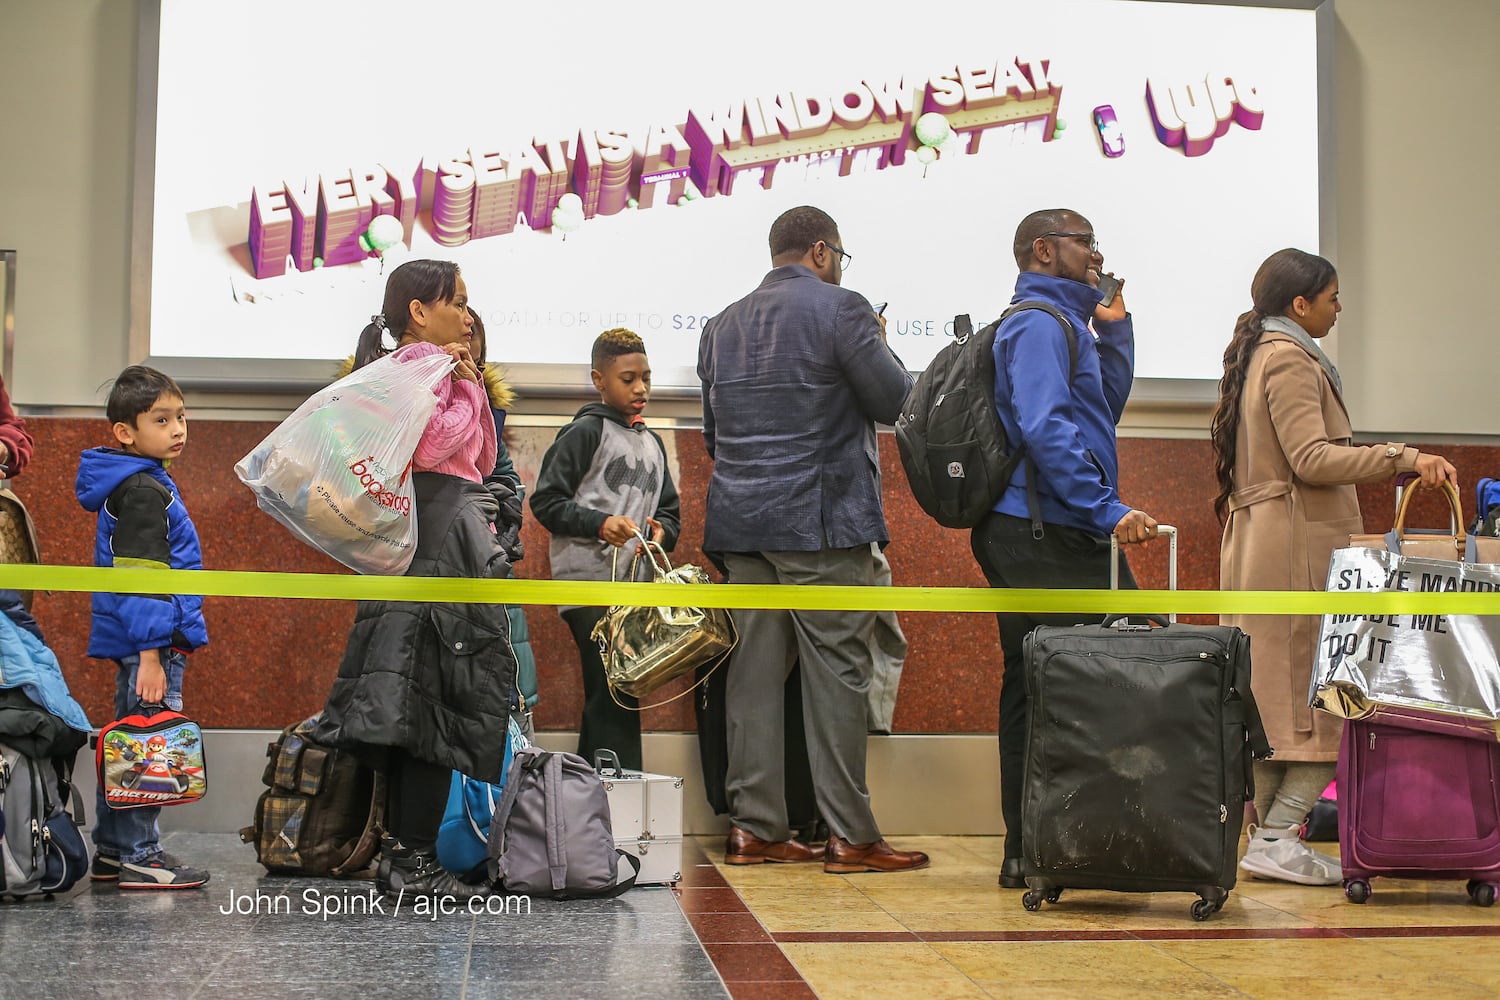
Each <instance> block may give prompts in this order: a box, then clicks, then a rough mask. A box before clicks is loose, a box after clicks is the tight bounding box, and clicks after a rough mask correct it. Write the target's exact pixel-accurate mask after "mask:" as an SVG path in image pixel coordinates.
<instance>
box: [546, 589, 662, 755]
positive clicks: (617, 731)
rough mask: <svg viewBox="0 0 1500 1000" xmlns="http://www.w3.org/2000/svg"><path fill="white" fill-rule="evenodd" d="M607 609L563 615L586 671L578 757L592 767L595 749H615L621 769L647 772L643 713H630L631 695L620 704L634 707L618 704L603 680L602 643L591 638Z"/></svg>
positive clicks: (623, 696)
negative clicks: (643, 753)
mask: <svg viewBox="0 0 1500 1000" xmlns="http://www.w3.org/2000/svg"><path fill="white" fill-rule="evenodd" d="M607 610H608V609H607V608H569V609H568V610H567V611H564V612H563V613H562V619H563V621H565V622H567V623H568V628H569V630H570V631H572V633H573V642H574V643H575V644H577V646H578V662H579V665H580V666H581V667H582V669H583V721H582V722H581V723H579V726H578V756H580V757H582V758H583V759H584V760H586V761H588V762H589V763H590V764H592V763H593V762H594V751H595V750H613V751H614V752H615V753H616V754H618V755H619V757H620V766H621V767H625V768H629V769H631V770H634V771H641V770H644V768H643V767H642V765H641V713H639V712H635V711H631V708H634V707H635V705H636V700H635V699H634V698H633V697H631V696H630V695H628V694H621V695H620V701H622V702H624V703H625V704H626V705H629V706H631V708H621V707H620V706H619V705H618V704H616V703H615V699H614V697H613V696H611V695H610V692H609V684H608V683H607V682H606V681H605V679H604V661H603V660H602V659H600V657H599V644H598V643H597V642H595V641H594V639H593V638H592V636H591V635H590V633H592V632H593V631H594V625H595V624H596V623H598V621H599V619H601V618H603V617H604V613H605V611H607Z"/></svg>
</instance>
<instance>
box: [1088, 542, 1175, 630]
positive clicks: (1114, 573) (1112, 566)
mask: <svg viewBox="0 0 1500 1000" xmlns="http://www.w3.org/2000/svg"><path fill="white" fill-rule="evenodd" d="M1156 534H1157V535H1158V536H1162V535H1165V536H1166V539H1167V589H1168V590H1176V589H1177V527H1176V526H1175V525H1171V524H1158V525H1157V526H1156ZM1109 589H1110V590H1119V589H1120V540H1119V539H1118V538H1116V537H1115V536H1114V534H1113V533H1111V534H1110V536H1109ZM1123 617H1124V616H1123V615H1111V616H1109V617H1108V618H1106V619H1105V620H1104V624H1106V625H1116V627H1119V625H1118V622H1119V619H1121V618H1123ZM1151 620H1153V621H1157V622H1160V623H1161V624H1163V625H1166V624H1168V623H1170V622H1175V621H1177V615H1176V614H1175V613H1174V614H1170V615H1168V616H1167V620H1166V621H1162V620H1161V617H1160V616H1159V615H1152V616H1151Z"/></svg>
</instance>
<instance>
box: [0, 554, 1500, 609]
mask: <svg viewBox="0 0 1500 1000" xmlns="http://www.w3.org/2000/svg"><path fill="white" fill-rule="evenodd" d="M0 590H52V591H87V592H91V591H112V592H114V593H122V594H203V595H204V596H208V597H281V598H310V599H316V600H346V601H443V602H450V603H457V604H551V605H591V606H606V605H611V604H634V605H645V606H654V605H676V606H682V605H692V606H696V607H708V608H788V609H792V610H797V611H861V610H863V611H949V612H958V611H963V612H995V611H1025V612H1030V613H1046V612H1065V613H1071V614H1099V615H1105V614H1131V615H1142V614H1157V615H1165V614H1181V615H1228V614H1254V615H1322V614H1359V615H1369V614H1403V615H1411V614H1421V615H1433V614H1443V615H1488V614H1500V593H1422V594H1412V593H1405V592H1384V591H1380V592H1349V593H1323V592H1320V591H1314V592H1308V591H1285V590H1258V591H1218V590H1119V591H1113V590H991V589H989V588H987V587H782V586H767V585H747V584H728V583H726V584H683V583H603V582H598V583H596V582H589V581H581V580H469V579H452V578H439V577H427V576H351V575H346V574H334V573H250V572H232V571H225V570H167V569H121V568H118V567H116V568H109V569H103V568H98V567H92V566H35V565H16V564H12V565H0Z"/></svg>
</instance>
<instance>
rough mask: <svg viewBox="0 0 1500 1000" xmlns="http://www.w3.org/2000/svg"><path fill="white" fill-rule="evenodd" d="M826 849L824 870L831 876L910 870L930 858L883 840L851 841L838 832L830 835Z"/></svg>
mask: <svg viewBox="0 0 1500 1000" xmlns="http://www.w3.org/2000/svg"><path fill="white" fill-rule="evenodd" d="M824 850H825V851H826V852H827V854H826V856H825V857H824V859H823V870H824V871H825V872H828V873H829V874H832V875H848V874H851V873H853V872H909V871H915V870H916V869H918V868H926V867H927V866H928V864H930V863H931V860H932V859H931V858H929V857H928V856H927V855H925V854H923V853H922V852H921V851H898V850H896V849H895V848H894V847H892V846H891V845H890V844H887V843H886V842H885V841H884V840H877V841H875V843H873V844H851V843H849V841H847V840H845V839H844V838H842V837H839V836H836V835H830V836H829V838H828V846H827V847H825V848H824Z"/></svg>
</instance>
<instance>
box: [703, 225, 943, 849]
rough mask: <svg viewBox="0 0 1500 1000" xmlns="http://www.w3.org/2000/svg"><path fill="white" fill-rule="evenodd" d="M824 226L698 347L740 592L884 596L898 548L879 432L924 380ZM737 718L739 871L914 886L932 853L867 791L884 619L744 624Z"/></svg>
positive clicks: (832, 229)
mask: <svg viewBox="0 0 1500 1000" xmlns="http://www.w3.org/2000/svg"><path fill="white" fill-rule="evenodd" d="M843 242H844V241H843V238H842V237H841V236H840V235H839V230H838V226H837V225H836V224H835V223H834V221H833V219H831V218H830V217H829V216H828V215H827V213H825V212H823V211H821V210H819V209H816V208H813V207H811V206H803V207H801V208H794V209H791V210H790V211H788V212H786V213H784V214H782V215H781V216H780V217H779V218H778V219H777V220H776V221H775V223H773V224H772V226H771V236H770V249H771V264H772V270H771V272H770V273H769V274H767V275H766V276H765V278H764V279H763V280H762V281H761V283H760V287H758V288H756V289H755V291H753V292H751V293H750V294H749V295H747V296H745V297H744V298H743V299H740V300H739V301H738V302H736V303H734V304H733V305H731V306H729V307H728V308H727V309H725V310H724V311H723V312H721V313H720V314H719V315H717V316H715V317H714V318H713V319H712V320H710V321H709V322H708V325H707V326H706V327H705V329H704V331H703V337H702V339H701V340H700V341H699V344H698V377H699V378H700V379H701V380H702V382H703V438H704V441H705V442H706V444H707V445H708V453H709V455H710V456H712V457H713V459H714V470H713V475H712V477H711V478H710V479H709V484H708V502H707V510H706V512H705V515H704V526H703V548H704V550H705V551H706V552H711V553H715V554H716V555H717V556H718V557H720V558H721V559H722V561H723V564H724V565H725V566H726V567H727V569H728V572H729V579H730V581H731V582H733V583H748V584H782V585H794V586H795V585H801V584H837V585H843V586H874V585H875V574H876V559H875V550H874V549H873V548H872V545H884V544H885V543H886V542H887V541H888V540H889V536H888V535H887V533H886V526H885V512H884V509H883V507H882V506H881V499H880V454H879V451H878V449H877V447H876V439H875V422H876V421H882V422H885V423H890V422H892V421H894V420H895V419H896V415H897V414H898V413H899V412H900V410H901V403H902V401H903V400H904V399H905V398H906V393H907V391H908V390H909V389H910V388H911V376H910V375H908V374H907V372H906V369H905V368H904V367H903V366H902V364H901V362H900V361H899V360H898V359H897V358H896V356H895V355H894V354H892V353H891V349H890V348H889V347H887V346H886V343H885V327H884V324H883V322H882V321H881V320H880V318H879V317H877V316H876V315H875V312H874V310H873V309H871V308H870V303H869V302H867V301H865V298H864V296H862V295H860V294H859V293H858V292H853V291H849V290H847V289H844V288H841V287H840V286H839V283H840V279H841V278H842V276H843V271H844V268H845V267H847V266H848V262H849V255H848V254H847V253H845V252H844V250H843ZM735 619H736V622H737V624H738V626H739V632H740V641H739V645H738V646H737V647H736V648H735V650H734V653H733V655H732V657H731V659H730V662H729V677H728V679H727V682H726V688H727V690H726V694H725V706H726V709H727V726H728V742H729V771H728V775H727V777H726V781H725V791H726V792H727V794H728V799H729V814H730V820H731V823H732V826H731V828H730V831H729V839H728V842H727V843H726V845H725V850H724V860H725V861H726V862H727V863H729V864H738V865H750V864H761V863H763V862H767V861H771V862H780V863H788V862H797V861H817V860H822V861H823V870H824V871H826V872H830V873H835V874H844V873H852V872H867V871H881V872H885V871H905V870H908V869H913V868H921V867H924V866H925V865H926V864H927V862H928V859H927V855H925V854H923V853H921V852H920V851H897V850H895V849H894V848H892V847H891V846H890V845H889V844H887V843H886V842H885V840H883V839H882V838H881V836H880V830H879V828H878V827H877V826H876V824H875V817H874V815H873V814H872V813H871V811H870V793H869V790H868V789H867V788H866V786H865V743H866V719H865V711H866V699H867V693H868V691H869V687H870V678H871V675H872V674H873V672H874V663H873V660H872V658H871V653H870V637H871V633H872V631H873V630H874V628H875V621H876V615H875V612H873V611H820V612H808V611H785V610H745V611H738V612H736V613H735ZM799 657H800V659H801V664H802V704H803V707H804V713H805V720H806V732H807V745H808V757H809V761H810V763H811V765H812V779H813V788H814V790H815V794H816V797H817V802H818V808H819V811H820V812H821V813H822V815H823V818H824V819H825V820H826V821H827V822H828V827H829V829H830V831H831V835H830V836H829V838H828V844H827V847H826V849H825V850H824V851H818V850H815V849H814V848H812V847H809V846H808V845H806V844H804V843H802V842H801V841H798V840H795V839H793V838H792V834H791V829H790V826H789V825H788V822H787V814H786V798H785V795H784V787H785V762H784V761H783V759H782V758H783V732H782V730H783V727H784V723H785V714H784V707H783V694H784V685H785V683H786V678H787V675H788V674H789V673H790V672H791V669H792V664H793V663H794V662H795V661H796V660H797V659H798V658H799Z"/></svg>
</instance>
